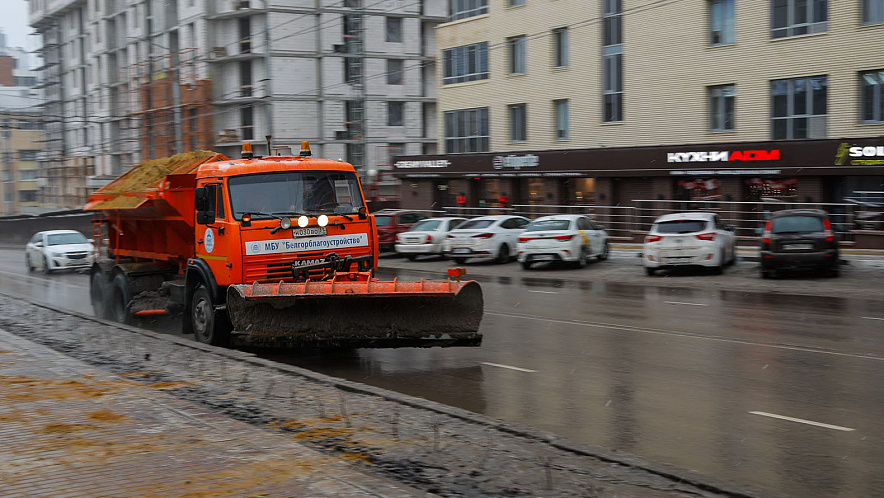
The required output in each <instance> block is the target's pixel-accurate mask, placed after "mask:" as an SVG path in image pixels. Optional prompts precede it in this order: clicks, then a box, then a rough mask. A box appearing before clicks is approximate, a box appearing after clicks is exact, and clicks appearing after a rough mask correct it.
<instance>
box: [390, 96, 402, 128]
mask: <svg viewBox="0 0 884 498" xmlns="http://www.w3.org/2000/svg"><path fill="white" fill-rule="evenodd" d="M404 109H405V102H387V126H402V115H403V113H404Z"/></svg>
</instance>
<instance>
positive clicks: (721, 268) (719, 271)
mask: <svg viewBox="0 0 884 498" xmlns="http://www.w3.org/2000/svg"><path fill="white" fill-rule="evenodd" d="M724 265H725V261H724V251H722V252H721V254H719V255H718V266H713V267H712V274H713V275H721V274H722V273H724Z"/></svg>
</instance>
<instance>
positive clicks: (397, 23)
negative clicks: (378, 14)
mask: <svg viewBox="0 0 884 498" xmlns="http://www.w3.org/2000/svg"><path fill="white" fill-rule="evenodd" d="M387 41H388V42H392V43H402V18H401V17H388V18H387Z"/></svg>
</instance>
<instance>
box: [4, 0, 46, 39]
mask: <svg viewBox="0 0 884 498" xmlns="http://www.w3.org/2000/svg"><path fill="white" fill-rule="evenodd" d="M0 29H2V30H3V32H4V33H6V44H7V45H9V46H10V47H24V48H26V49H28V50H34V49H36V48H38V43H37V37H36V36H28V34H29V33H32V32H33V31H34V30H33V28H31V27H30V26H28V2H27V0H0Z"/></svg>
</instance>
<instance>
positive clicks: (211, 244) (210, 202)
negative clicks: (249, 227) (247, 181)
mask: <svg viewBox="0 0 884 498" xmlns="http://www.w3.org/2000/svg"><path fill="white" fill-rule="evenodd" d="M202 186H203V187H204V188H205V195H206V201H205V203H206V206H205V207H206V208H207V209H206V210H205V211H198V213H204V212H206V211H208V212H209V214H210V215H211V214H214V216H208V218H206V217H205V215H204V218H203V219H202V220H200V219H199V218H200V216H199V215H198V216H197V218H198V219H197V223H198V224H197V229H196V230H195V234H194V235H195V237H196V246H195V247H196V256H197V257H198V258H201V259H203V260H204V261H205V262H206V263H207V264H208V265H209V268H211V269H212V273H213V274H214V276H215V280H216V281H217V282H218V285H227V284H230V283H232V282H233V279H234V277H233V275H232V271H233V268H235V267H239V265H238V264H236V262H235V261H233V260H232V258H233V257H234V256H235V255H236V254H238V253H237V252H235V251H234V249H236V248H238V247H239V245H238V243H237V241H235V240H233V239H234V238H236V234H237V233H238V232H237V231H236V230H231V228H232V227H231V226H230V222H231V221H232V217H231V216H230V214H229V213H228V212H227V206H226V202H225V201H224V199H225V196H224V188H223V185H222V184H221V183H207V184H205V185H202ZM198 207H199V206H198ZM212 218H214V219H212ZM201 221H202V222H203V223H205V222H207V221H208V222H209V223H205V224H203V223H200V222H201Z"/></svg>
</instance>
